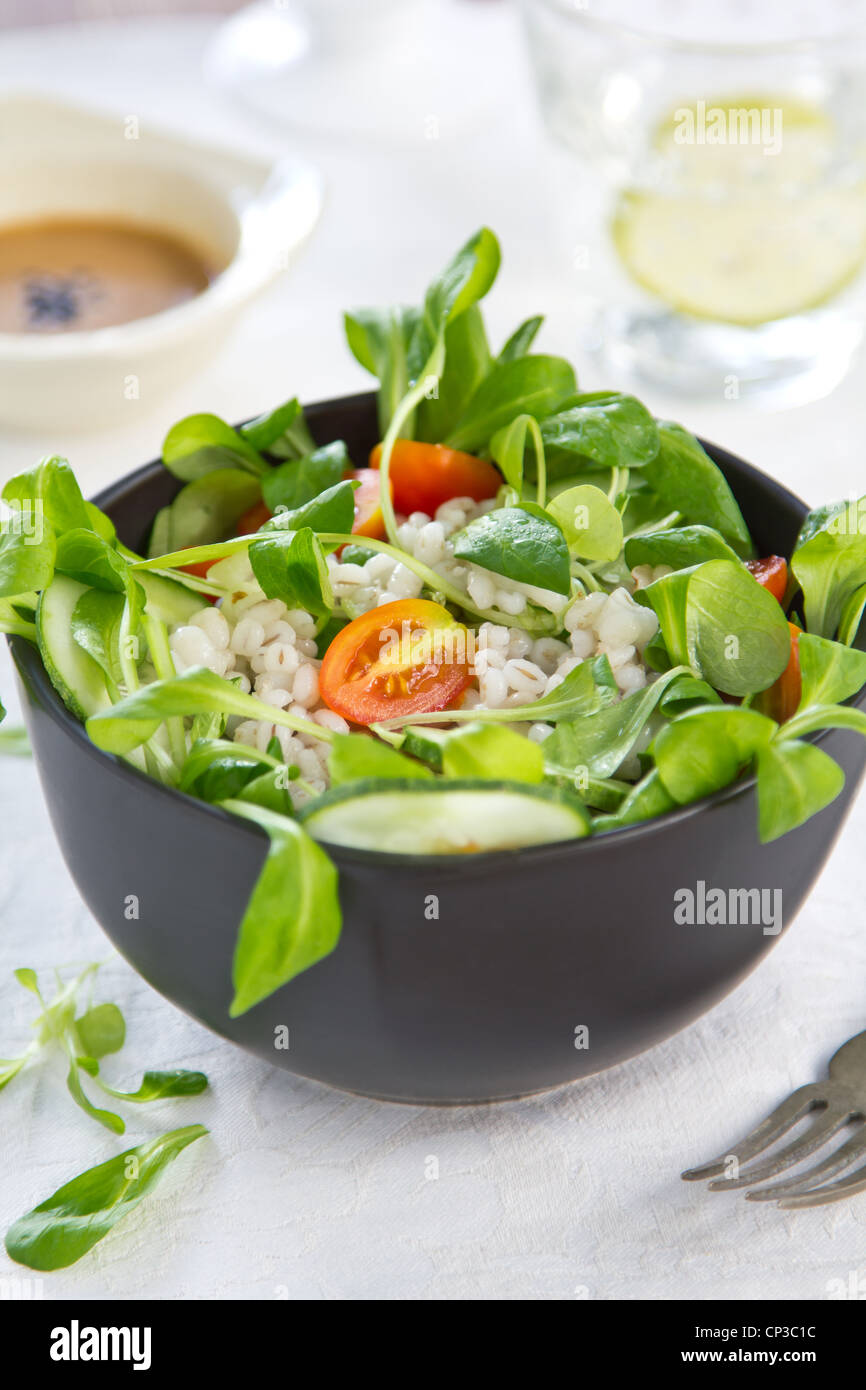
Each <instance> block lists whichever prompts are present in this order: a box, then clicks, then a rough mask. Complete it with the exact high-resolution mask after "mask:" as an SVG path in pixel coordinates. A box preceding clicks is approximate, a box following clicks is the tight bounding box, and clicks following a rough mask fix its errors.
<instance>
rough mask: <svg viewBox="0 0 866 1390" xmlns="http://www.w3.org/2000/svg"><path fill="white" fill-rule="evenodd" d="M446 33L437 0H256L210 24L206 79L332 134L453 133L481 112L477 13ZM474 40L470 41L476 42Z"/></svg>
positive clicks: (276, 119)
mask: <svg viewBox="0 0 866 1390" xmlns="http://www.w3.org/2000/svg"><path fill="white" fill-rule="evenodd" d="M469 9H470V14H469V15H468V16H461V18H462V21H463V23H462V26H461V28H462V31H463V32H464V34H465V32H466V27H467V22H468V23H469V25H470V29H469V41H468V42H465V43H464V44H463V45H462V46H456V45H455V44H454V42H453V37H452V33H451V25H450V24H448V23H443V12H442V11H443V7H442V3H441V0H258V3H256V4H252V5H245V6H244V7H243V9H241V10H239V11H238V13H237V14H236V15H233V16H232V17H231V18H230V19H228V20H226V21H225V22H224V23H223V24H221V25H220V26H219V29H218V30H217V32H216V35H215V37H214V39H213V40H212V42H211V44H210V45H209V47H208V50H207V52H206V54H205V71H206V74H207V76H208V78H209V79H210V80H211V81H212V82H214V83H215V84H217V85H218V86H220V87H221V88H223V90H226V91H229V92H230V93H231V94H232V95H233V96H234V97H236V98H237V99H238V100H239V101H241V102H243V103H244V104H245V105H246V106H248V107H251V108H252V109H253V110H255V111H256V112H257V113H258V114H260V115H263V116H265V117H266V118H267V119H268V120H269V121H271V122H273V123H275V124H277V125H285V126H290V127H293V128H297V129H308V130H314V131H315V132H316V133H318V134H325V135H329V136H336V137H338V138H339V139H340V140H341V141H350V140H361V141H370V140H374V141H380V142H382V143H388V144H398V145H399V144H410V145H417V143H418V141H419V140H424V139H439V138H440V137H442V138H448V137H449V136H450V137H451V138H454V139H459V138H462V137H463V136H464V135H465V134H466V132H467V130H469V129H472V128H474V127H475V126H476V125H477V124H478V123H479V122H480V121H481V120H482V119H483V118H484V114H485V112H484V92H483V88H481V89H480V88H479V84H478V81H477V56H476V55H477V51H478V45H479V44H480V43H481V42H483V32H482V28H483V24H482V21H483V18H484V16H482V15H481V14H479V15H478V16H477V19H475V20H474V22H473V16H472V14H471V11H475V10H478V11H482V10H484V9H485V6H483V5H477V6H475V5H473V6H471V7H469ZM476 40H477V41H476Z"/></svg>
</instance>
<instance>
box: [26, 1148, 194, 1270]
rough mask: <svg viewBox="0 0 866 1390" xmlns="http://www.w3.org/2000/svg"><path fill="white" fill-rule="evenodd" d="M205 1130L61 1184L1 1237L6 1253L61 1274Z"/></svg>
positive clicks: (129, 1155)
mask: <svg viewBox="0 0 866 1390" xmlns="http://www.w3.org/2000/svg"><path fill="white" fill-rule="evenodd" d="M207 1132H208V1131H207V1130H206V1129H205V1127H204V1125H185V1126H184V1127H183V1128H182V1129H173V1130H169V1132H168V1133H167V1134H161V1135H159V1137H158V1138H156V1139H151V1140H150V1141H149V1143H146V1144H139V1145H138V1146H137V1147H136V1148H133V1149H127V1150H126V1151H125V1152H124V1153H120V1154H116V1155H115V1157H114V1158H110V1159H108V1161H107V1162H106V1163H100V1164H98V1165H97V1166H96V1167H95V1168H88V1169H87V1171H86V1172H84V1173H80V1174H79V1175H78V1177H76V1178H73V1179H72V1180H71V1181H70V1182H67V1183H64V1185H63V1186H62V1187H59V1188H58V1189H57V1191H56V1192H54V1193H53V1194H52V1195H51V1196H50V1197H48V1198H47V1199H46V1200H45V1201H44V1202H40V1204H39V1206H38V1207H34V1208H33V1210H32V1211H29V1212H27V1214H26V1216H21V1217H19V1219H18V1220H17V1221H15V1222H13V1224H12V1226H11V1227H10V1228H9V1231H8V1232H7V1234H6V1253H7V1254H8V1255H9V1258H10V1259H12V1260H15V1261H16V1263H17V1264H21V1265H26V1266H27V1267H28V1269H38V1270H45V1271H47V1270H52V1269H66V1268H67V1267H68V1266H69V1265H72V1264H75V1262H76V1261H77V1260H80V1259H81V1257H82V1255H86V1254H87V1252H88V1251H89V1250H92V1249H93V1247H94V1245H97V1244H98V1242H99V1241H100V1240H102V1239H103V1237H104V1236H106V1235H108V1233H109V1231H111V1230H112V1229H113V1228H114V1227H115V1226H116V1225H117V1223H118V1221H121V1220H122V1219H123V1218H124V1217H125V1216H127V1215H128V1214H129V1212H131V1211H132V1210H133V1208H135V1207H137V1206H138V1204H139V1202H140V1201H141V1200H142V1198H143V1197H146V1196H147V1194H148V1193H149V1192H150V1191H151V1189H152V1188H153V1187H155V1185H156V1183H157V1182H158V1181H159V1179H160V1177H161V1176H162V1173H163V1171H164V1169H165V1168H167V1167H168V1165H169V1164H170V1163H172V1162H173V1160H174V1159H176V1158H177V1156H178V1154H180V1153H182V1152H183V1150H184V1149H185V1148H187V1146H188V1145H190V1144H192V1143H194V1142H195V1140H196V1139H201V1138H202V1137H203V1136H204V1135H205V1134H207Z"/></svg>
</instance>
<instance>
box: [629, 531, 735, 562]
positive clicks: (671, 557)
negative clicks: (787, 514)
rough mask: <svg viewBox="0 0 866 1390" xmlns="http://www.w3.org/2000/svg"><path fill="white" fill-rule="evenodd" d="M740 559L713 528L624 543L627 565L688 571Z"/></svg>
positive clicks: (634, 538) (659, 533) (658, 533)
mask: <svg viewBox="0 0 866 1390" xmlns="http://www.w3.org/2000/svg"><path fill="white" fill-rule="evenodd" d="M737 559H738V556H737V553H736V551H734V550H732V549H731V547H730V546H729V545H728V543H727V541H725V540H723V538H722V536H721V535H720V534H719V532H718V531H714V530H713V528H712V527H711V526H676V527H672V528H668V529H666V530H664V531H649V532H644V534H643V535H640V536H632V537H630V539H629V540H627V541H626V543H625V562H626V564H627V565H628V567H629V569H633V568H634V566H635V565H654V566H655V565H670V567H671V569H674V570H680V569H687V568H690V567H691V566H693V565H700V564H703V562H704V561H705V560H734V561H736V560H737Z"/></svg>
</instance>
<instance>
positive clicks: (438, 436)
mask: <svg viewBox="0 0 866 1390" xmlns="http://www.w3.org/2000/svg"><path fill="white" fill-rule="evenodd" d="M491 365H492V363H491V357H490V348H489V346H488V344H487V334H486V332H485V329H484V319H483V318H482V316H481V310H480V309H479V308H478V305H477V304H472V305H471V306H470V307H469V308H468V309H467V310H466V312H465V313H463V314H460V315H459V316H458V317H457V318H456V319H454V320H453V321H452V322H451V323H449V324H448V327H447V328H446V330H445V368H444V370H443V372H442V373H441V375H440V377H439V379H438V381H437V383H436V386H435V390H433V389H431V393H430V394H429V395H428V396H425V397H424V399H423V400H422V401H421V402H420V404H419V405H418V410H417V412H416V416H415V437H416V438H417V439H426V440H428V441H430V442H431V443H433V444H438V443H439V441H440V440H442V439H445V438H446V437H447V436H448V435H449V434H450V432H451V430H452V429H454V427H455V426H456V424H457V422H458V420H459V419H460V418H461V416H462V415H463V414H464V412H465V411H466V409H467V407H468V405H469V402H470V400H471V399H472V397H473V395H474V393H475V391H476V390H477V389H478V387H479V386H480V384H481V382H482V381H483V380H484V378H485V377H486V376H487V374H488V372H489V371H490V368H491Z"/></svg>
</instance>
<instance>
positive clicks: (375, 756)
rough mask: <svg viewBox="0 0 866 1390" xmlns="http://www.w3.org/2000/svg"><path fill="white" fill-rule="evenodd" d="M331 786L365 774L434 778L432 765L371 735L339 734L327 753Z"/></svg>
mask: <svg viewBox="0 0 866 1390" xmlns="http://www.w3.org/2000/svg"><path fill="white" fill-rule="evenodd" d="M328 767H329V769H330V773H331V786H333V787H339V786H342V785H343V783H345V782H357V781H358V780H359V779H360V778H362V777H399V778H404V779H405V778H407V777H432V775H433V774H432V773H431V771H430V769H429V768H427V767H424V765H423V764H422V763H419V762H416V761H415V760H414V759H413V758H406V757H404V756H403V754H402V753H398V752H397V751H396V749H394V748H390V747H389V746H388V745H387V744H385V743H381V742H380V741H379V740H378V739H374V738H370V737H369V735H368V734H337V736H336V738H335V739H334V741H333V743H332V744H331V751H330V754H329V755H328Z"/></svg>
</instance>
